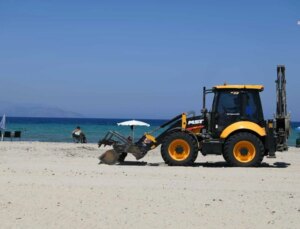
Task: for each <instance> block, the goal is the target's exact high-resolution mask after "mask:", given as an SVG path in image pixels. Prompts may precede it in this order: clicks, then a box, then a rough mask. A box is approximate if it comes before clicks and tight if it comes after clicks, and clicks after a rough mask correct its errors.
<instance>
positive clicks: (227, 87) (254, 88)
mask: <svg viewBox="0 0 300 229" xmlns="http://www.w3.org/2000/svg"><path fill="white" fill-rule="evenodd" d="M214 88H215V89H252V90H259V91H262V90H264V86H262V85H229V84H228V85H227V84H224V85H218V86H215V87H214Z"/></svg>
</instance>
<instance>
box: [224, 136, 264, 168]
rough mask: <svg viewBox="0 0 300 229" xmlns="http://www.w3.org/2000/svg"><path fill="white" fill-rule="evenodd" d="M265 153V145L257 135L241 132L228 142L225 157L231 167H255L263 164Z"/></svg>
mask: <svg viewBox="0 0 300 229" xmlns="http://www.w3.org/2000/svg"><path fill="white" fill-rule="evenodd" d="M264 151H265V149H264V145H263V143H262V141H261V140H260V139H259V138H258V137H257V136H256V135H254V134H251V133H247V132H241V133H236V134H234V135H232V136H230V137H229V138H228V139H227V140H226V142H225V145H224V151H223V157H224V159H225V160H226V162H227V163H229V164H230V165H231V166H239V167H255V166H259V165H260V164H261V162H262V160H263V158H264Z"/></svg>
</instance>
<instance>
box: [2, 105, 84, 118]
mask: <svg viewBox="0 0 300 229" xmlns="http://www.w3.org/2000/svg"><path fill="white" fill-rule="evenodd" d="M2 114H6V115H7V116H10V117H53V118H83V117H84V116H83V115H81V114H79V113H76V112H72V111H66V110H63V109H61V108H57V107H47V106H43V105H33V104H26V105H24V104H22V105H20V104H12V103H8V102H3V101H0V116H1V115H2Z"/></svg>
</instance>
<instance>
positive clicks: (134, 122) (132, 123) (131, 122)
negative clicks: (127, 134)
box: [118, 119, 150, 141]
mask: <svg viewBox="0 0 300 229" xmlns="http://www.w3.org/2000/svg"><path fill="white" fill-rule="evenodd" d="M118 126H130V128H131V131H132V141H134V127H135V126H147V127H149V126H150V124H148V123H146V122H142V121H138V120H134V119H133V120H129V121H125V122H119V123H118Z"/></svg>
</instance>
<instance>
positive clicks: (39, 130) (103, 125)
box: [6, 117, 300, 146]
mask: <svg viewBox="0 0 300 229" xmlns="http://www.w3.org/2000/svg"><path fill="white" fill-rule="evenodd" d="M122 121H125V120H124V119H76V118H19V117H18V118H16V117H14V118H12V117H8V118H7V125H6V126H7V130H11V131H15V130H21V131H22V138H21V140H23V141H41V142H72V137H71V133H72V131H73V129H74V128H75V127H76V126H80V127H81V129H82V130H83V132H84V133H85V134H86V137H87V140H88V142H90V143H96V142H98V141H99V139H100V138H103V137H104V136H105V134H106V133H107V132H108V131H109V130H115V131H118V132H120V133H121V134H123V135H125V136H129V135H131V130H130V128H129V127H128V126H117V123H118V122H122ZM141 121H144V122H147V123H149V124H150V125H151V126H150V127H143V126H139V127H136V128H135V131H134V133H135V134H134V135H135V140H137V139H138V138H140V137H141V136H142V135H143V134H144V133H145V132H149V131H151V130H153V129H155V128H157V127H158V126H160V125H161V124H162V123H164V122H165V121H166V120H151V119H150V120H149V119H144V120H143V119H141ZM298 126H300V122H292V129H293V130H292V134H291V136H290V138H289V145H290V146H294V145H295V143H296V138H297V137H298V133H297V131H296V130H295V128H296V127H298Z"/></svg>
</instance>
